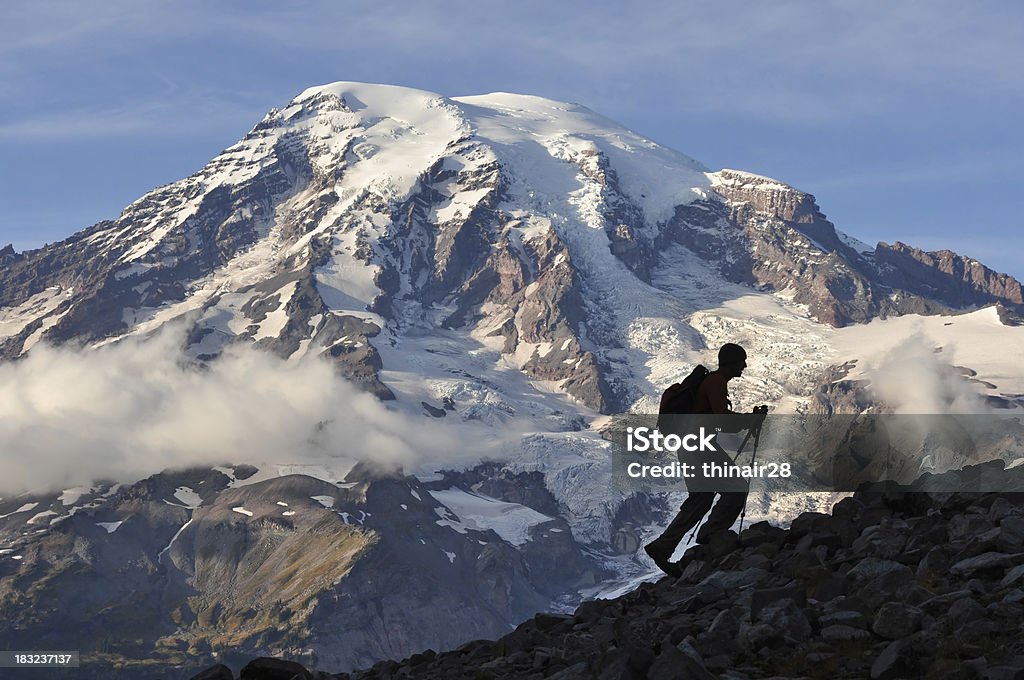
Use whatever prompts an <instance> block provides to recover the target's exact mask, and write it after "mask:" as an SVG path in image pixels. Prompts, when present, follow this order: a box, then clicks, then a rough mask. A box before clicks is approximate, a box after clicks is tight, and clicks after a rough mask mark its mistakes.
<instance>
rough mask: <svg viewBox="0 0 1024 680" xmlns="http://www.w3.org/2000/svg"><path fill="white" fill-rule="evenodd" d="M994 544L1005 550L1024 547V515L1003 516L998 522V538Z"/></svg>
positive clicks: (1009, 550) (1016, 549)
mask: <svg viewBox="0 0 1024 680" xmlns="http://www.w3.org/2000/svg"><path fill="white" fill-rule="evenodd" d="M1000 500H1005V499H1000ZM996 544H997V545H998V546H999V547H1000V549H1002V550H1003V551H1006V552H1016V551H1019V550H1021V549H1022V548H1024V517H1020V516H1013V517H1004V518H1003V519H1002V521H1000V522H999V538H998V539H997V540H996Z"/></svg>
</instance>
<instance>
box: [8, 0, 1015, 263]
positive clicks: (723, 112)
mask: <svg viewBox="0 0 1024 680" xmlns="http://www.w3.org/2000/svg"><path fill="white" fill-rule="evenodd" d="M1022 35H1024V5H1020V4H1019V3H1013V2H986V1H984V0H979V1H976V2H970V3H964V2H962V1H958V2H952V1H948V0H929V1H927V2H915V1H906V2H891V1H886V2H878V1H865V2H829V1H825V0H819V1H814V2H812V1H810V0H807V1H805V2H790V1H788V0H773V1H772V2H753V1H751V2H739V1H735V0H724V1H719V2H712V1H710V0H706V1H705V0H700V1H694V2H679V1H675V2H643V3H634V2H619V3H600V2H568V1H566V2H558V3H552V2H530V1H527V2H519V3H498V2H490V1H487V0H475V1H472V2H463V1H462V0H448V1H446V2H426V1H423V2H411V1H410V2H387V1H380V0H378V1H376V2H341V1H334V2H319V1H312V0H309V1H299V2H281V1H279V2H261V1H259V0H251V1H249V2H229V1H221V2H216V3H214V2H202V1H197V0H178V1H177V2H170V1H167V2H155V1H149V0H105V1H103V2H91V1H83V0H78V1H72V2H65V1H54V0H46V1H45V2H39V1H36V2H23V1H21V0H5V2H3V3H0V173H2V177H0V180H2V181H0V246H2V245H3V244H4V243H7V242H13V243H14V244H15V247H17V248H18V249H24V248H30V247H38V246H40V245H42V244H43V243H45V242H48V241H54V240H59V239H61V238H63V237H65V236H68V235H70V234H72V233H73V232H75V231H78V230H80V229H82V228H84V227H87V226H89V225H91V224H93V223H95V222H97V221H99V220H101V219H111V218H114V217H116V216H117V214H118V213H119V212H120V210H121V208H123V207H124V206H125V205H127V204H128V203H130V202H131V201H132V200H134V199H135V198H137V197H138V196H140V195H141V194H142V193H144V192H145V191H147V190H149V189H151V188H153V187H154V186H157V185H160V184H164V183H167V182H170V181H173V180H176V179H179V178H181V177H183V176H185V175H187V174H189V173H191V172H194V171H195V170H197V169H198V168H200V167H201V166H202V165H203V164H204V163H205V162H206V161H207V160H209V159H210V158H211V157H212V156H213V155H215V154H216V153H217V152H218V151H220V150H221V149H223V148H225V147H227V146H229V145H230V144H231V143H233V142H234V141H235V140H236V139H237V138H239V137H241V136H242V135H243V134H245V132H247V131H248V130H249V129H250V128H251V127H252V125H253V124H255V123H256V121H258V120H259V119H260V118H261V117H262V116H263V114H264V113H265V112H266V110H267V109H269V108H271V107H273V106H280V105H282V104H283V103H284V102H286V101H288V100H289V99H290V98H291V97H293V96H294V95H296V94H297V93H298V92H300V91H301V90H303V89H305V88H306V87H308V86H311V85H317V84H322V83H326V82H330V81H334V80H362V81H369V82H383V83H392V84H397V85H406V86H410V87H418V88H422V89H426V90H432V91H434V92H439V93H441V94H445V95H451V96H456V95H466V94H480V93H485V92H493V91H510V92H523V93H529V94H538V95H542V96H546V97H551V98H553V99H559V100H563V101H574V102H579V103H582V104H585V105H586V106H589V107H590V108H592V109H594V110H596V111H598V112H599V113H601V114H603V115H605V116H607V117H609V118H612V119H614V120H617V121H618V122H620V123H622V124H623V125H625V126H627V127H629V128H632V129H634V130H636V131H638V132H640V133H642V134H644V135H646V136H648V137H650V138H652V139H654V140H656V141H658V142H660V143H662V144H666V145H668V146H671V147H673V148H676V149H678V150H679V151H682V152H684V153H686V154H689V155H690V156H693V157H694V158H697V159H698V160H700V161H702V162H703V163H704V164H706V165H708V166H709V167H711V168H714V169H717V168H722V167H731V168H740V169H744V170H749V171H752V172H757V173H760V174H765V175H769V176H772V177H775V178H778V179H780V180H782V181H785V182H788V183H790V184H792V185H794V186H796V187H798V188H800V189H802V190H804V191H808V192H810V193H813V194H814V195H815V196H816V197H817V198H818V203H819V205H820V206H821V208H822V210H823V211H824V212H825V213H826V215H827V216H828V217H829V218H830V219H831V220H832V221H833V222H835V224H836V225H837V226H838V227H839V228H840V229H842V230H844V231H846V232H848V233H850V234H852V235H854V236H857V237H858V238H861V239H862V240H865V241H868V242H871V243H874V242H875V241H878V240H883V241H888V242H892V241H895V240H902V241H905V242H908V243H911V244H914V245H917V246H921V247H925V248H929V249H938V248H943V247H946V248H951V249H953V250H957V251H958V252H962V253H964V254H968V255H972V256H974V257H976V258H978V259H980V260H982V261H983V262H985V263H986V264H988V265H989V266H991V267H993V268H995V269H997V270H1000V271H1006V272H1009V273H1012V274H1014V275H1015V276H1017V277H1018V278H1024V260H1022V258H1021V252H1022V250H1024V229H1022V227H1024V224H1022V219H1021V215H1022V213H1024V210H1022V209H1024V192H1022V191H1021V189H1020V187H1019V182H1020V174H1021V173H1020V170H1021V168H1022V161H1021V158H1022V156H1024V133H1022V131H1021V120H1022V119H1024V116H1022V115H1021V110H1022V106H1021V105H1022V103H1024V76H1022V75H1021V73H1020V64H1022V63H1024V41H1022V40H1021V36H1022Z"/></svg>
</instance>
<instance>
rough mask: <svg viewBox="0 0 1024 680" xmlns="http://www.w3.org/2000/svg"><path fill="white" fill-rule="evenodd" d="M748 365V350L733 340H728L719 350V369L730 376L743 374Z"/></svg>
mask: <svg viewBox="0 0 1024 680" xmlns="http://www.w3.org/2000/svg"><path fill="white" fill-rule="evenodd" d="M746 367H747V352H746V350H744V349H743V348H742V347H740V346H739V345H737V344H736V343H733V342H727V343H725V344H724V345H722V348H721V349H720V350H718V370H719V372H720V373H724V374H725V375H727V376H728V377H730V378H738V377H740V376H741V375H743V369H744V368H746Z"/></svg>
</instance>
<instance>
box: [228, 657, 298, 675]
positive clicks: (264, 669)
mask: <svg viewBox="0 0 1024 680" xmlns="http://www.w3.org/2000/svg"><path fill="white" fill-rule="evenodd" d="M296 676H298V677H299V678H301V679H302V680H313V674H312V673H310V672H309V671H307V670H306V669H305V668H304V667H303V666H302V664H300V663H296V662H294V661H286V660H285V659H274V658H271V657H260V658H258V659H253V660H252V661H250V662H249V663H247V664H246V665H245V666H243V667H242V670H241V672H240V673H239V674H238V680H294V679H295V677H296Z"/></svg>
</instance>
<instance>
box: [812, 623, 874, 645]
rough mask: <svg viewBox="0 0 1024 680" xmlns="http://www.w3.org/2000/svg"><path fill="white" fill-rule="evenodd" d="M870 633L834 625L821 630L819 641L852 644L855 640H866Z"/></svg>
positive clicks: (861, 629)
mask: <svg viewBox="0 0 1024 680" xmlns="http://www.w3.org/2000/svg"><path fill="white" fill-rule="evenodd" d="M870 638H871V633H869V632H868V631H866V630H864V629H863V628H854V627H853V626H844V625H842V624H834V625H831V626H825V627H824V628H822V629H821V639H822V640H827V641H829V642H853V641H856V640H867V639H870Z"/></svg>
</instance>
